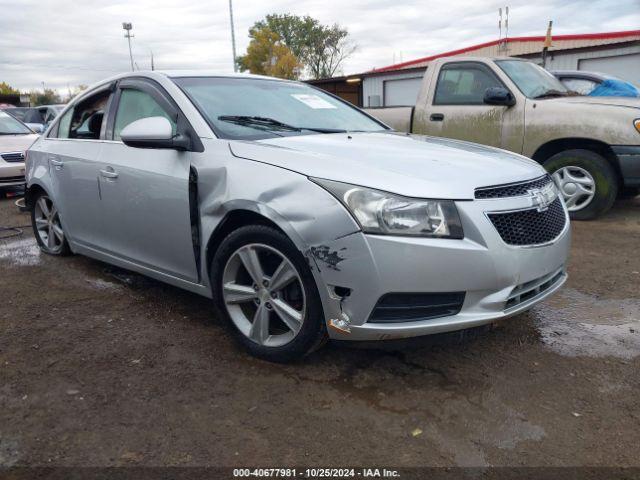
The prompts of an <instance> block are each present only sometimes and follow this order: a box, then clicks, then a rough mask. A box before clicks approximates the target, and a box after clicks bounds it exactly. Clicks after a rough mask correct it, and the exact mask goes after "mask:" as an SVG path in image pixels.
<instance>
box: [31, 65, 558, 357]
mask: <svg viewBox="0 0 640 480" xmlns="http://www.w3.org/2000/svg"><path fill="white" fill-rule="evenodd" d="M27 180H28V190H27V201H28V205H29V206H30V207H31V211H32V220H33V226H34V232H35V235H36V239H37V241H38V244H39V245H40V248H41V249H42V250H43V251H44V252H46V253H49V254H54V255H64V254H68V253H70V252H74V253H79V254H83V255H87V256H89V257H93V258H96V259H99V260H102V261H105V262H108V263H111V264H114V265H118V266H120V267H123V268H126V269H130V270H133V271H137V272H140V273H143V274H145V275H148V276H150V277H153V278H156V279H159V280H162V281H164V282H167V283H170V284H172V285H175V286H178V287H181V288H184V289H187V290H190V291H192V292H196V293H199V294H201V295H204V296H207V297H211V298H213V299H214V300H215V301H216V303H217V305H218V306H219V308H220V310H221V311H222V312H223V314H224V315H225V316H226V317H227V318H228V319H229V320H230V323H231V325H233V328H234V331H235V332H236V333H237V336H238V338H239V339H240V341H241V342H242V343H243V344H244V345H245V346H246V347H247V348H248V349H249V351H250V352H252V353H253V354H255V355H257V356H260V357H263V358H267V359H270V360H274V361H288V360H291V359H293V358H296V357H299V356H302V355H304V354H306V353H308V352H309V351H311V350H313V349H314V348H316V347H318V346H319V345H321V344H322V343H323V342H324V340H326V339H327V338H328V337H333V338H340V339H345V340H383V339H392V338H402V337H410V336H417V335H426V334H431V333H436V332H445V331H452V330H459V329H465V328H469V327H473V326H477V325H482V324H486V323H490V322H493V321H494V320H496V319H502V318H506V317H509V316H512V315H514V314H517V313H519V312H522V311H524V310H526V309H528V308H530V307H531V306H532V305H534V304H535V303H537V302H539V301H540V300H542V299H544V298H545V297H547V296H549V295H550V294H551V293H553V292H554V291H556V290H557V289H558V288H560V286H561V285H562V284H563V283H564V281H565V280H566V273H565V262H566V259H567V252H568V249H569V242H570V238H569V237H570V235H569V220H568V216H567V211H566V207H565V205H564V203H563V200H562V199H561V198H560V197H559V196H558V192H557V190H556V187H555V186H554V184H553V182H552V181H551V179H550V178H549V176H548V175H547V174H546V173H545V171H544V169H543V168H542V167H541V166H539V165H538V164H537V163H535V162H533V161H531V160H529V159H527V158H525V157H522V156H519V155H515V154H512V153H508V152H506V151H503V150H498V149H495V148H489V147H483V146H479V145H475V144H471V143H466V142H461V141H452V140H445V139H438V138H429V137H423V136H411V135H406V134H399V133H396V132H393V131H391V130H389V129H388V127H386V126H385V125H383V124H381V123H380V122H378V121H377V120H375V119H373V118H372V117H370V116H368V115H367V114H365V113H363V112H361V111H360V110H358V109H356V108H354V107H352V106H351V105H350V104H347V103H345V102H343V101H341V100H340V99H338V98H335V97H333V96H331V95H329V94H327V93H325V92H322V91H320V90H317V89H315V88H313V87H310V86H309V85H305V84H301V83H296V82H290V81H282V80H276V79H272V78H265V77H255V76H241V75H237V76H221V75H213V74H204V73H201V72H192V73H188V72H187V73H184V72H182V73H160V72H147V73H144V72H136V73H135V74H128V75H122V76H118V77H115V78H111V79H109V80H106V81H104V82H102V83H100V84H98V85H96V86H94V87H92V88H90V89H89V90H88V91H86V92H85V93H83V94H82V95H81V96H79V97H77V98H76V99H75V100H74V101H73V102H71V103H70V104H69V106H68V107H67V108H66V109H65V111H64V112H63V113H62V114H61V115H60V116H59V117H58V118H57V119H56V121H55V122H54V123H53V125H52V126H51V127H50V128H49V129H48V131H47V132H46V134H45V135H43V136H42V137H41V138H40V139H39V140H38V141H37V142H36V143H35V144H34V145H33V147H32V148H31V149H30V150H29V152H28V157H27Z"/></svg>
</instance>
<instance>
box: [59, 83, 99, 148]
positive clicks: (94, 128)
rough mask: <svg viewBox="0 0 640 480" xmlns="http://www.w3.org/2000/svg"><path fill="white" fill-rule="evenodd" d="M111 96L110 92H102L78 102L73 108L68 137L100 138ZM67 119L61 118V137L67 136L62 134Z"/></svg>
mask: <svg viewBox="0 0 640 480" xmlns="http://www.w3.org/2000/svg"><path fill="white" fill-rule="evenodd" d="M109 96H110V92H100V93H98V94H96V95H94V96H91V97H89V98H87V99H86V100H83V101H82V102H80V103H78V104H77V105H76V106H75V107H74V109H73V115H72V116H71V122H70V125H69V134H68V137H67V138H78V139H84V140H99V139H100V131H101V130H102V123H103V121H104V117H105V111H106V108H107V104H108V101H109ZM65 117H66V115H65ZM65 120H66V119H65V118H62V119H61V120H60V128H59V130H60V131H59V134H58V137H59V138H65V137H64V136H62V135H61V134H63V133H64V132H62V127H63V123H64V122H65Z"/></svg>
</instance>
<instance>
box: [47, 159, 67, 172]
mask: <svg viewBox="0 0 640 480" xmlns="http://www.w3.org/2000/svg"><path fill="white" fill-rule="evenodd" d="M49 163H50V164H51V165H53V166H54V167H56V170H60V169H61V168H62V167H63V166H64V162H63V161H62V160H57V159H56V157H49Z"/></svg>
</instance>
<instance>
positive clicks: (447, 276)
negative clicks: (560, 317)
mask: <svg viewBox="0 0 640 480" xmlns="http://www.w3.org/2000/svg"><path fill="white" fill-rule="evenodd" d="M526 202H528V200H527V199H525V198H521V199H517V198H503V199H489V200H475V201H461V202H457V207H458V211H459V213H460V217H461V220H462V223H463V228H464V231H465V238H464V239H463V240H450V239H434V238H414V237H391V236H382V235H366V234H363V233H361V232H358V233H354V234H352V235H349V236H347V237H343V238H341V239H337V240H334V241H333V242H329V244H327V245H322V249H323V251H324V252H325V254H324V255H323V256H321V257H318V256H316V257H313V258H311V260H312V264H314V265H315V266H316V267H317V271H316V272H315V273H316V278H317V279H318V284H319V291H320V294H321V297H322V300H323V307H324V312H325V316H326V318H327V321H328V322H329V325H330V326H331V319H335V318H343V319H344V318H345V316H346V317H347V318H348V319H349V321H350V325H349V330H350V333H346V332H342V331H339V330H336V329H333V328H329V332H330V336H331V337H333V338H339V339H343V340H385V339H393V338H405V337H413V336H420V335H427V334H432V333H440V332H447V331H454V330H461V329H465V328H470V327H475V326H479V325H483V324H487V323H491V322H493V321H495V320H498V319H501V318H507V317H510V316H512V315H516V314H518V313H520V312H522V311H524V310H527V309H528V308H531V306H533V305H534V304H536V303H538V302H540V301H541V300H543V299H544V298H546V297H548V296H549V295H551V294H553V293H554V292H555V291H557V290H558V289H559V288H560V287H561V286H562V284H563V283H564V282H565V281H566V278H567V277H566V272H565V265H566V261H567V256H568V252H569V246H570V228H569V221H568V218H567V223H566V225H565V228H564V230H563V231H562V232H561V233H560V235H559V236H558V237H557V238H555V239H554V240H553V241H552V242H549V243H547V244H545V245H541V246H535V247H514V246H509V245H507V244H506V243H504V242H503V240H502V239H501V238H500V236H499V234H498V232H497V231H496V229H495V227H494V226H493V224H492V223H491V221H490V220H489V219H488V218H487V215H486V213H487V212H496V211H504V210H515V209H518V208H525V207H527V206H529V205H528V204H526ZM565 215H566V210H565ZM312 251H313V249H312ZM316 251H317V249H316ZM333 253H335V255H333ZM326 258H330V259H332V262H331V263H326V262H324V259H326ZM336 258H337V259H339V261H338V262H337V263H336ZM541 279H542V280H541ZM545 279H546V280H549V281H546V280H545ZM550 280H553V281H552V282H551V281H550ZM542 281H546V283H545V284H544V289H540V290H539V291H538V290H536V291H533V293H531V294H529V295H527V296H526V297H524V296H523V298H524V300H522V301H520V302H519V303H517V304H514V303H513V294H514V291H515V292H518V291H520V290H518V288H523V285H524V286H527V285H533V286H535V285H536V284H537V283H540V284H541V283H542ZM335 287H342V288H338V289H336V288H335ZM527 288H528V287H527ZM343 289H350V294H349V295H348V296H343V297H340V296H338V295H337V294H336V291H337V292H344V291H345V290H343ZM460 291H464V292H465V298H464V303H463V305H462V308H461V309H460V311H459V313H457V314H455V315H450V316H446V317H440V318H433V319H428V320H420V321H413V322H397V323H373V322H369V321H368V319H369V317H370V315H371V313H372V311H373V309H374V308H375V306H376V304H377V302H378V300H379V299H380V298H381V297H382V296H383V295H385V294H389V293H427V292H429V293H435V292H460Z"/></svg>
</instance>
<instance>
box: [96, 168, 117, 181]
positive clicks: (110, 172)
mask: <svg viewBox="0 0 640 480" xmlns="http://www.w3.org/2000/svg"><path fill="white" fill-rule="evenodd" d="M100 176H101V177H104V178H112V179H113V178H118V172H116V171H115V170H114V169H113V168H111V167H107V168H105V169H104V170H100Z"/></svg>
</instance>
